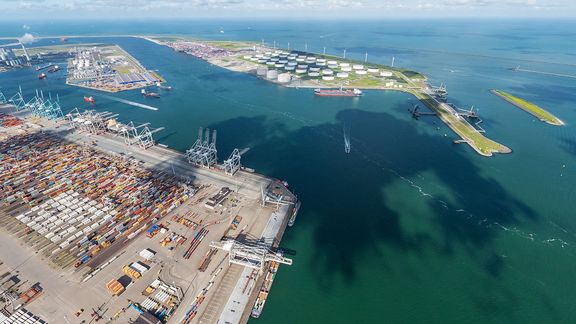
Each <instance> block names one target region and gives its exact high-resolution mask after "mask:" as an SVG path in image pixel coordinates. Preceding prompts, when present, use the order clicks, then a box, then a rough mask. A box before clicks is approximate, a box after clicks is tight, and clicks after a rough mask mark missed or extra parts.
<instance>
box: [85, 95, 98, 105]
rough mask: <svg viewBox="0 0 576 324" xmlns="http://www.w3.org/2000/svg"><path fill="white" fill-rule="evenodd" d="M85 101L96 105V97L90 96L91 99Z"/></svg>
mask: <svg viewBox="0 0 576 324" xmlns="http://www.w3.org/2000/svg"><path fill="white" fill-rule="evenodd" d="M84 101H86V102H87V103H91V104H95V103H96V100H95V99H94V97H92V96H90V97H84Z"/></svg>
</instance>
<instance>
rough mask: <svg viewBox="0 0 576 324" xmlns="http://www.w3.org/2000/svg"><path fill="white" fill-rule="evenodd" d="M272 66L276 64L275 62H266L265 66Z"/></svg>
mask: <svg viewBox="0 0 576 324" xmlns="http://www.w3.org/2000/svg"><path fill="white" fill-rule="evenodd" d="M274 64H276V62H272V61H268V62H266V65H269V66H274Z"/></svg>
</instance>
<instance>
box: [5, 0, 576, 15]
mask: <svg viewBox="0 0 576 324" xmlns="http://www.w3.org/2000/svg"><path fill="white" fill-rule="evenodd" d="M0 12H2V13H3V16H4V17H9V18H11V19H46V18H48V17H49V18H60V19H71V18H77V19H81V18H82V17H90V18H92V19H94V18H144V17H155V18H209V17H219V18H224V17H230V18H243V17H246V18H252V17H254V18H272V17H285V18H292V19H293V18H307V17H318V18H363V17H366V18H396V17H397V18H403V17H431V18H433V17H446V16H453V17H470V16H471V17H548V18H553V17H559V16H564V17H576V0H0Z"/></svg>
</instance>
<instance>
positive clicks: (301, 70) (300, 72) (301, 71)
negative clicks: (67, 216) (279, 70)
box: [296, 68, 306, 74]
mask: <svg viewBox="0 0 576 324" xmlns="http://www.w3.org/2000/svg"><path fill="white" fill-rule="evenodd" d="M296 73H298V74H302V73H306V69H300V68H298V69H296Z"/></svg>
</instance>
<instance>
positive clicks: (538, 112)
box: [491, 90, 564, 126]
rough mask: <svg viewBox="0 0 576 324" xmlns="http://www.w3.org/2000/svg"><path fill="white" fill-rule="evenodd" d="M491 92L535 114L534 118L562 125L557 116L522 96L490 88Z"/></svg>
mask: <svg viewBox="0 0 576 324" xmlns="http://www.w3.org/2000/svg"><path fill="white" fill-rule="evenodd" d="M491 92H492V93H493V94H495V95H497V96H498V97H500V98H502V99H504V100H506V101H508V102H509V103H511V104H513V105H514V106H516V107H518V108H520V109H522V110H524V111H525V112H527V113H529V114H531V115H533V116H535V117H536V118H538V119H540V120H541V121H543V122H546V123H548V124H550V125H555V126H562V125H564V122H563V121H562V120H560V119H559V118H558V117H556V116H554V115H552V114H551V113H549V112H548V111H546V110H544V109H543V108H541V107H539V106H537V105H535V104H533V103H531V102H528V101H526V100H524V99H522V98H519V97H516V96H514V95H512V94H509V93H507V92H504V91H501V90H492V91H491Z"/></svg>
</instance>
